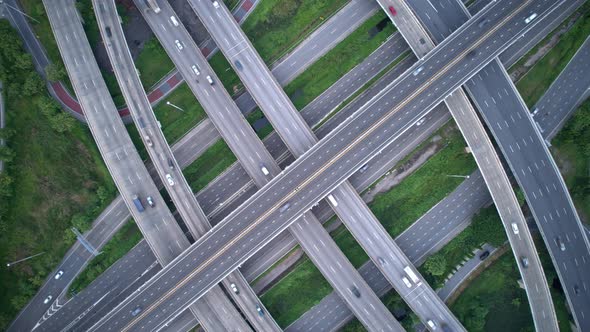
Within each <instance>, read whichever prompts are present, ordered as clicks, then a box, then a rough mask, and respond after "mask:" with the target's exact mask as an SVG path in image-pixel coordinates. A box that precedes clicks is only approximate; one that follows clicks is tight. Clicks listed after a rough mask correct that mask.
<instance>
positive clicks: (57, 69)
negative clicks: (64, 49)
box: [45, 63, 68, 82]
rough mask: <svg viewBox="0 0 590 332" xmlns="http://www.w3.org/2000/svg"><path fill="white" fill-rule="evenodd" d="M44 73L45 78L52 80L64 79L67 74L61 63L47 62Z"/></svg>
mask: <svg viewBox="0 0 590 332" xmlns="http://www.w3.org/2000/svg"><path fill="white" fill-rule="evenodd" d="M45 75H47V79H48V80H49V81H52V82H57V81H61V80H64V79H65V78H66V77H67V76H68V75H67V73H66V68H65V67H64V66H63V64H61V63H58V64H55V63H51V64H49V65H48V66H47V67H45Z"/></svg>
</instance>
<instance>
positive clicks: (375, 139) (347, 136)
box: [142, 8, 522, 316]
mask: <svg viewBox="0 0 590 332" xmlns="http://www.w3.org/2000/svg"><path fill="white" fill-rule="evenodd" d="M509 9H510V8H509ZM521 15H522V14H521ZM514 16H516V18H514ZM516 19H522V17H519V15H518V12H517V13H515V14H514V15H511V16H510V17H509V18H508V19H507V20H506V22H507V21H510V20H512V21H514V20H516ZM506 22H504V24H506ZM512 24H517V23H513V22H512ZM473 34H475V33H473ZM461 35H462V34H458V36H461ZM492 37H494V38H493V39H490V38H487V39H486V40H485V42H490V43H494V44H495V43H497V42H498V39H502V38H506V36H505V35H504V34H501V36H499V37H498V36H497V34H496V35H494V36H492ZM507 39H509V40H510V39H512V38H510V36H508V38H507ZM465 40H469V37H467V38H465ZM466 44H468V43H466ZM484 44H485V43H484ZM499 44H500V45H502V44H503V43H502V42H500V43H499ZM444 48H445V47H444V45H443V46H441V48H440V49H444ZM433 53H434V54H435V53H436V52H432V53H431V54H433ZM496 53H497V52H496ZM494 55H495V54H491V57H493V56H494ZM459 66H460V64H459V65H457V66H455V68H453V69H455V70H454V71H453V72H454V73H455V74H454V75H450V76H451V78H450V79H453V78H454V77H455V75H457V74H459V75H461V74H463V75H465V74H466V75H472V74H473V72H474V70H470V71H468V70H465V69H461V68H460V67H459ZM457 67H459V68H457ZM463 67H464V68H469V67H470V66H469V63H466V64H464V66H463ZM479 67H481V65H479ZM447 68H449V67H447ZM475 69H476V70H478V69H479V68H477V67H476V68H475ZM463 72H464V73H463ZM439 76H440V75H439ZM443 76H444V75H443ZM460 79H461V76H460ZM440 80H441V81H442V82H443V83H444V82H446V80H444V79H440ZM460 83H462V82H459V83H458V84H460ZM443 85H444V84H443ZM451 85H453V84H451ZM454 85H457V84H454ZM452 88H455V87H454V86H453V87H452ZM424 90H425V91H423V92H424V93H427V92H428V90H429V89H428V88H426V89H424ZM432 90H434V89H432ZM437 90H438V89H437ZM447 91H448V90H447ZM447 91H444V92H443V94H444V93H447ZM433 93H434V92H433ZM433 93H431V94H430V95H428V97H430V96H431V95H432V94H433ZM434 94H435V96H437V97H438V98H439V99H440V97H441V96H440V94H441V93H440V92H439V93H438V94H436V93H434ZM427 99H428V98H425V99H421V100H420V101H418V102H416V101H415V100H411V101H410V102H409V103H406V107H410V106H413V107H414V108H416V107H417V106H418V105H421V104H423V103H424V101H425V100H427ZM436 102H438V100H437V99H436V98H435V100H434V101H432V102H431V103H436ZM411 104H414V105H411ZM429 106H430V107H431V106H432V105H429ZM427 108H428V107H427ZM390 120H391V119H390ZM394 120H395V118H394ZM359 122H360V121H359ZM362 122H363V125H364V124H365V122H366V119H365V120H363V121H362ZM355 123H358V122H355ZM385 123H387V122H385ZM391 125H392V126H393V125H395V122H392V123H391ZM346 127H347V126H343V128H346ZM347 129H348V128H347ZM342 131H343V130H340V133H339V134H340V135H338V136H339V138H340V140H344V139H347V141H352V140H351V137H350V136H351V135H353V131H350V132H347V133H342ZM361 131H362V129H361ZM342 136H344V137H342ZM333 137H336V135H335V136H333ZM367 140H368V141H369V142H368V144H367V145H369V146H371V145H376V146H377V149H381V148H382V145H381V144H377V143H381V142H382V141H381V137H380V135H371V136H370V138H369V139H365V141H367ZM326 142H330V140H323V141H322V142H320V143H319V144H318V146H322V145H326V144H327V143H326ZM322 143H324V144H322ZM336 146H337V144H334V145H333V146H332V147H331V148H330V147H328V148H326V149H314V151H317V150H321V151H322V152H325V153H324V154H321V155H319V156H317V155H316V156H314V157H315V158H314V161H312V162H311V163H312V166H313V164H314V163H315V162H316V161H319V162H320V163H322V162H324V161H323V160H322V159H324V158H325V156H328V155H330V154H332V153H333V150H334V148H335V147H336ZM324 150H327V151H324ZM350 150H351V149H349V151H350ZM363 150H364V148H363ZM371 150H375V149H371ZM310 152H311V151H310ZM312 154H313V153H309V154H307V155H306V156H307V157H309V155H312ZM349 154H350V153H349ZM306 156H303V157H302V158H300V159H299V160H298V161H296V163H299V162H300V160H301V164H302V165H305V164H304V161H305V160H306V159H307V158H306ZM357 158H358V157H357ZM351 159H353V158H351ZM360 160H361V161H362V158H361V159H360ZM350 162H351V160H350V159H349V160H347V161H346V162H345V163H350ZM341 163H344V162H343V161H342V159H339V160H336V161H335V162H334V163H333V164H332V165H330V167H328V168H327V170H329V169H334V171H333V172H332V173H330V174H329V176H331V177H336V181H335V182H334V181H331V182H332V183H338V182H339V181H340V180H338V178H340V179H341V180H343V179H342V177H341V176H340V177H339V176H335V171H337V170H338V168H337V167H338V166H340V168H342V165H338V164H341ZM354 164H355V162H352V165H354ZM357 164H358V161H357ZM302 167H304V166H301V167H298V170H300V169H301V168H302ZM305 170H306V169H305V168H304V170H303V171H304V172H303V173H306V172H305ZM324 173H329V172H328V171H324ZM322 175H323V173H322ZM346 175H347V174H345V176H346ZM304 177H305V176H304ZM280 178H281V176H279V177H277V178H275V180H276V179H280ZM309 179H311V178H309V177H308V181H309ZM324 179H326V180H324V181H327V178H324ZM275 180H273V181H272V182H271V183H270V184H269V185H268V186H266V187H265V188H263V189H262V190H261V191H260V192H264V191H265V189H266V188H272V187H276V186H273V185H272V184H273V183H274V184H277V183H279V182H280V181H275ZM315 183H316V186H315V188H314V189H316V190H317V187H318V186H319V185H321V184H322V183H321V182H320V183H317V182H315ZM279 189H280V190H284V187H281V188H279ZM273 192H274V193H275V194H277V191H276V190H273ZM278 194H283V193H282V192H280V191H279V192H278ZM324 194H325V191H324V192H323V193H320V195H324ZM294 196H298V194H297V193H296V194H295V195H294ZM259 197H260V196H259ZM308 197H309V196H308ZM302 198H305V195H302ZM313 198H315V199H317V198H319V197H317V196H316V197H313ZM308 199H309V198H308ZM253 201H255V199H254V200H253ZM284 201H285V199H283V200H281V201H280V203H283V202H284ZM249 205H251V204H247V203H246V204H244V205H242V206H243V207H249V208H254V210H255V209H256V208H255V207H253V206H249ZM278 205H279V204H275V206H277V207H278ZM291 205H292V207H291V209H289V210H287V211H285V214H286V215H289V214H290V211H291V210H293V211H294V210H296V207H295V206H296V205H298V201H294V202H293V203H292V204H291ZM262 206H263V205H262V204H260V205H259V207H262ZM302 207H303V208H304V206H302ZM254 210H253V211H252V214H254V213H255V212H256V211H254ZM270 215H272V213H271V214H270ZM223 226H225V224H223V225H222V227H217V229H223V228H224V227H223ZM214 231H215V229H214V230H213V232H212V233H210V234H214V233H215V232H214ZM205 242H207V241H206V239H205V238H204V240H203V242H202V243H205ZM238 242H239V241H238ZM257 242H258V241H257ZM202 243H201V244H202ZM234 243H235V242H234ZM191 251H192V250H191ZM216 252H218V251H216ZM202 254H203V252H202V251H201V255H202ZM221 256H222V255H221ZM234 264H235V263H234ZM217 265H218V264H217ZM205 268H208V266H207V267H205ZM213 269H216V267H213ZM202 282H203V280H202V279H201V280H199V281H198V283H202ZM198 296H199V294H197V296H195V298H196V297H198ZM142 316H143V315H142Z"/></svg>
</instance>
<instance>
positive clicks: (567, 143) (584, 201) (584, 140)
mask: <svg viewBox="0 0 590 332" xmlns="http://www.w3.org/2000/svg"><path fill="white" fill-rule="evenodd" d="M552 144H553V147H552V148H551V151H552V152H553V155H554V156H555V160H556V162H557V164H558V165H559V168H560V170H561V174H562V175H563V177H564V179H565V183H566V185H567V187H568V189H569V191H570V194H571V195H572V199H573V201H574V205H575V206H576V208H577V210H578V213H579V214H580V218H581V219H582V220H583V221H584V222H585V223H586V224H589V223H590V162H589V161H590V99H589V100H586V101H585V102H584V103H583V104H582V105H581V106H580V107H579V108H578V110H577V111H576V112H575V113H574V115H573V117H572V118H571V119H570V120H569V121H568V122H566V124H565V126H564V127H563V129H562V130H561V131H560V132H559V134H557V136H555V138H554V139H553V141H552Z"/></svg>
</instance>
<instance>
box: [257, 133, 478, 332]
mask: <svg viewBox="0 0 590 332" xmlns="http://www.w3.org/2000/svg"><path fill="white" fill-rule="evenodd" d="M444 131H445V129H443V130H441V131H440V132H439V133H438V134H437V135H445V134H444V133H443V132H444ZM445 143H446V146H445V147H444V148H443V149H442V150H440V152H438V153H437V154H436V155H434V156H433V157H432V158H430V159H429V160H428V161H427V162H426V163H425V164H424V165H423V166H422V167H421V168H419V169H418V170H417V171H415V172H414V173H412V174H411V175H410V176H408V177H407V178H406V179H404V180H403V181H402V182H401V183H400V184H399V185H397V186H395V187H394V188H393V189H391V190H389V191H388V192H386V193H382V194H380V195H378V196H376V197H375V199H374V201H373V202H371V203H369V207H370V209H371V210H372V211H373V213H374V214H375V216H376V217H377V219H379V221H380V222H381V223H382V225H383V226H384V227H385V229H386V230H387V231H388V232H389V234H390V235H391V236H392V237H395V236H397V235H399V234H400V233H401V232H403V231H404V230H405V229H406V228H407V227H409V226H410V225H411V224H412V223H413V222H414V221H415V220H417V219H418V218H419V217H420V216H421V215H422V214H424V213H425V212H427V211H428V210H429V209H430V208H431V207H432V206H434V205H435V204H436V203H438V201H440V200H441V199H443V198H444V197H445V196H446V195H448V193H450V192H451V191H452V190H454V189H455V188H456V187H457V186H458V185H459V184H460V183H461V179H457V178H452V177H446V176H443V174H447V172H449V173H452V174H469V173H470V172H472V171H473V170H474V169H475V167H476V165H475V162H474V160H473V158H472V157H471V155H469V154H467V153H465V152H464V148H465V143H464V141H463V140H462V137H461V134H460V133H459V132H458V131H457V130H452V131H450V133H448V135H445V136H444V138H443V139H442V140H441V144H445ZM396 167H398V166H396ZM334 233H335V235H334V239H335V241H336V243H337V244H338V246H339V247H340V249H341V250H342V251H343V252H344V254H345V255H346V256H347V257H348V259H349V260H350V261H351V262H352V264H353V265H354V266H355V267H357V268H358V267H359V266H361V265H362V264H363V263H364V262H366V261H367V260H368V257H367V255H366V253H365V252H364V251H363V249H362V248H361V247H360V246H359V245H358V243H357V242H356V241H355V240H354V238H353V237H352V235H351V234H350V233H349V232H348V231H347V230H346V229H345V227H340V228H339V229H338V230H337V231H335V232H334ZM318 278H319V279H321V280H322V282H323V283H324V284H321V283H320V284H318V283H317V282H316V281H314V280H315V279H318ZM285 280H286V281H285ZM331 291H332V290H331V287H329V285H328V284H327V282H326V281H325V280H324V279H323V277H322V276H321V274H320V273H319V271H317V269H315V267H313V264H312V263H311V262H310V261H307V262H304V263H302V264H301V265H300V266H298V267H296V268H295V269H294V270H293V271H292V272H291V273H290V274H289V275H287V276H286V277H285V278H284V279H283V280H281V281H279V282H277V284H276V285H275V286H274V287H272V288H271V289H270V290H269V291H268V292H266V293H265V294H264V295H263V296H262V297H261V300H262V301H263V302H264V304H265V306H266V307H267V308H268V310H269V312H270V313H271V314H272V315H273V317H275V319H276V320H277V322H278V323H279V325H280V326H282V327H286V326H288V325H289V324H291V323H292V322H293V321H295V320H296V319H297V318H298V317H299V316H301V315H302V314H303V313H304V312H306V311H307V310H309V309H310V308H311V307H312V306H313V305H315V304H317V303H318V302H319V301H320V300H321V299H322V298H324V297H325V296H326V295H328V294H329V293H330V292H331ZM304 295H305V296H304Z"/></svg>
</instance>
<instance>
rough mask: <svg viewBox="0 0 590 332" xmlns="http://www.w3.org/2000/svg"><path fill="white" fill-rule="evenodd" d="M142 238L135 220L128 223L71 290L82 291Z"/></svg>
mask: <svg viewBox="0 0 590 332" xmlns="http://www.w3.org/2000/svg"><path fill="white" fill-rule="evenodd" d="M141 239H142V235H141V232H140V231H139V228H138V227H137V225H136V224H135V222H133V220H131V221H130V222H128V223H126V224H125V225H124V226H123V227H122V228H121V229H120V230H119V231H118V232H117V233H116V234H115V235H114V236H113V238H112V239H111V240H110V241H109V242H108V243H107V244H106V245H105V246H104V247H103V249H102V252H101V254H100V255H98V256H96V257H95V258H94V259H93V260H92V261H91V262H90V263H89V264H88V266H87V267H86V268H85V269H84V271H82V273H80V275H78V277H77V278H76V279H74V281H73V282H72V284H71V285H70V292H72V293H74V294H75V293H79V292H80V291H82V290H83V289H84V288H86V287H87V286H88V285H90V283H91V282H92V281H94V279H96V278H97V277H98V276H99V275H100V274H102V273H103V272H104V271H105V270H106V269H108V268H109V267H110V266H111V265H113V264H114V263H115V262H116V261H117V260H119V258H121V257H123V256H125V254H127V252H128V251H129V250H131V248H133V247H134V246H135V245H136V244H137V243H139V241H141Z"/></svg>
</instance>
